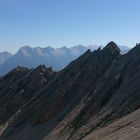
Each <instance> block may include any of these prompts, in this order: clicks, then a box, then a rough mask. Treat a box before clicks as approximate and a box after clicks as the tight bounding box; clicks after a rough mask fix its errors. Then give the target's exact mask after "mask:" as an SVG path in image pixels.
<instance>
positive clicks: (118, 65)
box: [0, 42, 140, 140]
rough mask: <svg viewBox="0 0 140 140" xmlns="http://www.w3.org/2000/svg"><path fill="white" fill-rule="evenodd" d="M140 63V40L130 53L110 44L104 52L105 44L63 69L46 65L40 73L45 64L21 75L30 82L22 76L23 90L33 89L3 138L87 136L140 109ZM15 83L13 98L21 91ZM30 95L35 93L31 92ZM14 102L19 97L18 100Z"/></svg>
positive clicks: (37, 139) (36, 139) (74, 138)
mask: <svg viewBox="0 0 140 140" xmlns="http://www.w3.org/2000/svg"><path fill="white" fill-rule="evenodd" d="M139 66H140V45H139V44H138V45H137V46H136V47H135V48H133V49H132V50H130V51H129V52H128V53H127V54H125V55H120V49H119V48H118V47H117V45H116V44H115V43H114V42H110V43H109V44H107V46H106V47H105V48H104V49H102V50H101V49H100V48H99V49H98V50H95V51H94V52H90V50H88V51H87V52H86V53H84V54H83V55H82V56H80V57H79V58H78V59H76V60H75V61H73V62H71V63H70V64H69V65H68V66H67V67H66V68H64V69H63V70H62V71H60V72H57V73H55V72H53V71H52V70H51V71H50V70H48V69H45V71H46V70H47V72H44V68H43V69H42V67H41V72H40V71H39V72H38V69H39V70H40V67H38V68H36V69H35V70H28V69H24V70H22V71H21V72H20V74H18V77H22V78H23V77H24V78H23V79H26V80H27V82H25V81H26V80H24V82H25V83H24V82H23V80H22V78H19V79H20V82H18V83H21V81H22V84H21V89H22V88H29V87H30V88H31V89H30V90H28V91H29V93H28V94H27V96H26V98H25V97H21V99H24V100H23V102H22V103H21V102H20V103H21V104H20V105H21V106H22V107H21V108H20V112H18V113H17V114H16V115H15V116H13V117H12V118H11V119H10V123H8V125H7V127H6V128H5V131H3V133H2V135H1V138H2V139H6V140H7V139H20V140H28V139H29V140H30V139H34V140H40V139H44V140H57V139H59V140H67V139H68V140H69V139H70V140H78V139H83V138H88V137H87V135H89V134H90V133H93V132H94V131H97V130H98V129H99V128H104V127H106V126H107V125H108V124H110V123H112V122H115V121H116V120H118V119H120V118H122V117H123V116H126V115H128V114H129V113H133V112H134V111H135V110H137V109H138V108H139V107H140V86H139V82H140V68H139ZM26 71H28V72H26ZM42 71H43V72H42ZM33 72H34V75H33V77H32V74H31V73H33ZM11 73H12V72H11ZM11 73H9V74H11ZM25 73H26V74H25ZM40 73H43V74H41V76H40ZM9 74H7V75H6V76H5V77H9V80H8V81H10V80H11V79H12V77H13V75H14V74H11V76H8V75H9ZM38 74H39V76H38ZM46 74H48V75H47V76H46ZM42 75H43V76H42ZM44 75H45V76H44ZM5 77H4V78H2V79H1V81H3V79H5ZM44 77H45V78H44ZM14 78H15V77H14ZM32 78H33V79H32ZM46 79H47V80H46ZM29 81H31V83H30V82H29ZM46 81H48V82H46ZM28 82H29V83H28ZM1 83H2V82H1ZM27 83H28V84H27ZM8 84H10V83H9V82H7V83H6V85H8ZM16 86H17V84H16ZM16 86H15V87H16ZM1 87H2V84H1ZM15 87H14V88H13V87H12V88H11V89H9V91H10V92H11V94H13V96H16V95H19V94H17V92H16V91H17V90H13V89H16V88H15ZM21 89H20V90H18V92H19V91H21ZM5 90H7V88H5ZM30 94H31V96H28V95H30ZM5 95H8V96H9V94H5ZM7 100H8V99H7ZM14 101H17V98H15V99H14ZM24 101H26V102H24ZM12 104H13V103H12ZM3 105H4V104H2V105H1V106H3ZM11 109H12V107H11ZM16 111H17V110H15V111H14V112H13V114H14V113H16ZM7 113H8V110H7ZM7 113H5V115H7ZM2 114H3V113H2ZM11 116H12V115H11ZM4 117H5V116H4ZM1 118H2V117H0V119H1ZM1 120H2V119H1ZM7 120H8V118H7ZM5 122H6V120H5Z"/></svg>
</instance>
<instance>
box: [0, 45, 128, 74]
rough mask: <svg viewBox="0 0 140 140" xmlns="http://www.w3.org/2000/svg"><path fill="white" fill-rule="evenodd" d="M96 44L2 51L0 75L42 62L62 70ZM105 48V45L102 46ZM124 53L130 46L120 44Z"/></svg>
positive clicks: (0, 54)
mask: <svg viewBox="0 0 140 140" xmlns="http://www.w3.org/2000/svg"><path fill="white" fill-rule="evenodd" d="M98 47H99V46H96V45H89V46H83V45H77V46H74V47H71V48H67V47H62V48H55V49H54V48H52V47H46V48H41V47H36V48H32V47H30V46H24V47H21V48H20V49H19V50H18V52H17V53H16V54H14V55H12V54H10V53H8V52H3V53H0V75H4V74H6V73H7V72H8V71H10V70H11V69H13V68H14V67H16V66H18V65H20V66H24V67H28V68H35V67H37V66H38V65H40V64H44V65H45V66H47V67H50V66H51V67H53V69H54V70H57V71H58V70H61V69H62V68H64V67H65V66H66V65H68V64H69V63H70V62H71V61H72V60H74V59H76V58H77V57H79V56H80V55H81V54H83V53H84V52H85V51H87V50H88V49H90V50H91V51H93V50H96V49H98ZM100 47H101V48H103V46H100ZM120 49H121V50H122V53H126V52H127V51H128V50H129V48H128V47H126V46H120Z"/></svg>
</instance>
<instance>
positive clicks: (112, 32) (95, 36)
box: [0, 0, 140, 52]
mask: <svg viewBox="0 0 140 140" xmlns="http://www.w3.org/2000/svg"><path fill="white" fill-rule="evenodd" d="M139 25H140V0H0V51H3V50H8V51H10V52H16V51H17V50H18V49H19V48H20V47H21V46H24V45H30V46H32V47H36V46H41V47H46V46H48V45H50V46H53V47H61V46H64V45H66V46H68V47H70V46H73V45H77V44H83V45H89V44H96V45H100V44H103V45H105V44H106V43H107V42H109V41H111V40H113V41H115V42H116V43H118V44H120V45H127V46H130V47H133V46H134V45H135V43H136V42H140V26H139Z"/></svg>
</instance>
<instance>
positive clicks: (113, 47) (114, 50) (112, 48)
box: [103, 41, 121, 55]
mask: <svg viewBox="0 0 140 140" xmlns="http://www.w3.org/2000/svg"><path fill="white" fill-rule="evenodd" d="M103 51H105V52H108V54H114V55H118V54H120V52H121V50H120V48H119V47H118V45H117V44H116V43H115V42H113V41H111V42H109V43H108V44H107V45H106V46H105V47H104V48H103Z"/></svg>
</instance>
